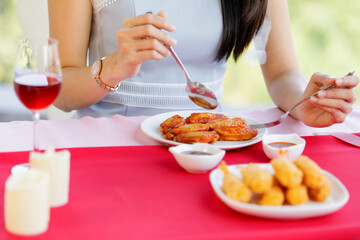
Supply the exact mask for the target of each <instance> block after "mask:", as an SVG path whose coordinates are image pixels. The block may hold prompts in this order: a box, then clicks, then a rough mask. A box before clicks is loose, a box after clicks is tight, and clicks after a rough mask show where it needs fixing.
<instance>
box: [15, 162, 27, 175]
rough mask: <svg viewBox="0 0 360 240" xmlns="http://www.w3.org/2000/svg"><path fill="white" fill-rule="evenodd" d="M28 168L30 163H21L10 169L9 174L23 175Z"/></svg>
mask: <svg viewBox="0 0 360 240" xmlns="http://www.w3.org/2000/svg"><path fill="white" fill-rule="evenodd" d="M29 168H30V163H22V164H18V165H15V166H13V167H12V168H11V174H17V173H23V172H26V171H27V170H28V169H29Z"/></svg>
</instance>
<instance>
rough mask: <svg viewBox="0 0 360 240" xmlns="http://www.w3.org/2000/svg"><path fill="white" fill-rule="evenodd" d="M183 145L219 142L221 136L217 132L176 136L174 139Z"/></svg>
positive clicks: (200, 132)
mask: <svg viewBox="0 0 360 240" xmlns="http://www.w3.org/2000/svg"><path fill="white" fill-rule="evenodd" d="M172 140H173V141H175V142H181V143H210V144H212V143H214V142H216V141H218V140H219V135H218V134H217V133H216V132H215V131H198V132H187V133H180V134H179V135H176V136H175V137H174V138H173V139H172Z"/></svg>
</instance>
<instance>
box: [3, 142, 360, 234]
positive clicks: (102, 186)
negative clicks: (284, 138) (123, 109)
mask: <svg viewBox="0 0 360 240" xmlns="http://www.w3.org/2000/svg"><path fill="white" fill-rule="evenodd" d="M305 140H306V141H307V146H306V148H305V152H304V154H306V155H308V156H309V157H311V158H312V159H314V160H315V161H316V162H317V163H318V164H319V165H320V166H321V167H322V168H323V169H325V170H327V171H329V172H330V173H332V174H333V175H335V176H336V177H337V178H338V179H339V180H340V181H342V182H343V184H344V185H345V186H346V188H347V189H348V191H349V193H350V199H349V202H348V203H347V204H346V205H345V206H344V207H343V208H341V209H340V210H339V211H337V212H335V213H333V214H331V215H327V216H323V217H317V218H311V219H305V220H296V221H279V220H270V219H262V218H256V217H250V216H247V215H243V214H241V213H238V212H235V211H233V210H231V209H230V208H228V207H227V206H226V205H224V204H223V203H222V202H221V201H220V200H219V199H218V198H217V197H216V195H215V193H214V192H213V190H212V188H211V186H210V183H209V174H208V173H207V174H198V175H193V174H189V173H187V172H185V171H184V170H183V169H182V168H180V167H179V165H178V164H177V163H176V162H175V160H174V158H173V157H172V155H171V154H170V153H169V152H168V149H167V147H163V146H133V147H108V148H77V149H70V151H71V154H72V162H71V180H70V201H69V203H68V204H67V205H65V206H63V207H59V208H54V209H52V210H51V220H50V225H49V230H48V231H47V232H46V233H45V234H43V235H40V236H37V237H31V238H26V239H39V240H41V239H51V240H56V239H61V240H63V239H67V240H79V239H87V240H92V239H96V240H98V239H126V240H131V239H134V240H135V239H139V240H140V239H141V240H143V239H148V240H153V239H154V240H162V239H164V240H169V239H171V240H177V239H186V240H188V239H190V240H191V239H193V240H195V239H199V240H205V239H206V240H208V239H221V240H230V239H247V240H249V239H260V240H263V239H291V240H296V239H301V240H303V239H316V240H319V239H358V238H359V237H360V218H359V216H358V215H359V213H360V184H358V183H359V182H360V175H359V174H358V173H359V171H360V164H359V161H360V157H359V156H360V149H359V148H354V147H352V146H351V145H347V144H343V143H341V142H340V141H338V140H337V139H335V138H333V137H330V136H312V137H305ZM27 158H28V152H15V153H1V154H0V159H1V160H0V216H3V193H4V182H5V179H6V178H7V177H8V176H9V173H10V168H11V167H12V166H13V165H14V164H17V163H22V162H24V161H25V160H26V159H27ZM224 160H225V161H226V162H227V163H228V164H239V163H248V162H260V163H266V162H268V159H267V158H266V156H265V154H264V152H263V150H262V147H261V143H258V144H256V145H253V146H250V147H248V148H246V149H238V150H232V151H228V152H227V153H226V155H225V158H224ZM0 239H2V240H13V239H23V238H20V237H16V236H14V235H11V234H9V233H7V232H6V231H5V228H4V220H3V218H2V217H1V218H0Z"/></svg>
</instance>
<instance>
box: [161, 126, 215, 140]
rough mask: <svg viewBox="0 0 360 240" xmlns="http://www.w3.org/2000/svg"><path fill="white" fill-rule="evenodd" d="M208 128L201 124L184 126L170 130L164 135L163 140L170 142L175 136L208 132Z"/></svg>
mask: <svg viewBox="0 0 360 240" xmlns="http://www.w3.org/2000/svg"><path fill="white" fill-rule="evenodd" d="M208 130H209V126H207V125H205V124H201V123H192V124H185V125H182V126H180V127H177V128H173V129H171V130H170V131H169V132H168V133H167V134H166V135H165V139H167V140H172V139H174V137H175V136H177V135H179V134H181V133H189V132H198V131H208Z"/></svg>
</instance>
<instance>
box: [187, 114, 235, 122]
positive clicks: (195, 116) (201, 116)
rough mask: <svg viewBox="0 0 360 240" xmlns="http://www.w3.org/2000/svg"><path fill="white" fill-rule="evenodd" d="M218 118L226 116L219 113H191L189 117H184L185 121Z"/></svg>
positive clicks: (204, 120)
mask: <svg viewBox="0 0 360 240" xmlns="http://www.w3.org/2000/svg"><path fill="white" fill-rule="evenodd" d="M220 118H222V119H227V118H228V117H227V116H225V115H224V114H220V113H209V112H203V113H192V114H191V115H190V116H189V117H187V118H186V123H188V124H189V123H207V122H210V121H213V120H215V119H220Z"/></svg>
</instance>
